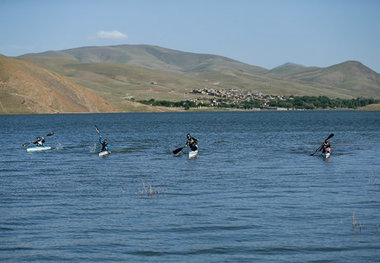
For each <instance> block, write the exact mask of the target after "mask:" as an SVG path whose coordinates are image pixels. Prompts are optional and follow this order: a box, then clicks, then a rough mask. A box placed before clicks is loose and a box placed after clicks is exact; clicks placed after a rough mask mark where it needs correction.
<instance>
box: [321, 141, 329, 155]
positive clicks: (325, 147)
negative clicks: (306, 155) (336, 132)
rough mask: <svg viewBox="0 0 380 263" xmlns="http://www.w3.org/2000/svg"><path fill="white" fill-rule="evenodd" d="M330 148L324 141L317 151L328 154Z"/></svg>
mask: <svg viewBox="0 0 380 263" xmlns="http://www.w3.org/2000/svg"><path fill="white" fill-rule="evenodd" d="M330 147H331V145H330V142H329V141H328V140H325V142H324V143H323V144H322V145H321V147H320V148H319V151H322V153H325V152H330Z"/></svg>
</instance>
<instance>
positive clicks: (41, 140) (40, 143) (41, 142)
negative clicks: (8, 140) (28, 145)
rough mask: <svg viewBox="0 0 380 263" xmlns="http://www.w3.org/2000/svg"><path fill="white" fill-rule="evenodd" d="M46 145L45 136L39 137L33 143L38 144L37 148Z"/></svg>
mask: <svg viewBox="0 0 380 263" xmlns="http://www.w3.org/2000/svg"><path fill="white" fill-rule="evenodd" d="M44 143H45V138H44V137H43V136H42V137H37V139H36V140H35V141H34V142H33V144H36V145H37V147H44Z"/></svg>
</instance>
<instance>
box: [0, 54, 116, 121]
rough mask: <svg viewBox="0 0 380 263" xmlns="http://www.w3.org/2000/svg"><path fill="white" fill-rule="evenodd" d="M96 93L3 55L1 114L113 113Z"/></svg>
mask: <svg viewBox="0 0 380 263" xmlns="http://www.w3.org/2000/svg"><path fill="white" fill-rule="evenodd" d="M114 111H116V109H115V108H114V107H113V106H111V105H109V104H108V103H107V102H106V101H104V100H103V99H102V98H101V97H99V96H98V95H96V94H95V93H94V92H92V91H90V90H88V89H86V88H83V87H81V86H79V85H78V84H76V83H75V82H74V81H72V80H70V79H68V78H67V77H65V76H63V75H61V74H59V73H55V72H51V71H49V70H46V69H44V68H41V67H39V66H37V65H34V64H32V63H30V62H26V61H22V60H20V59H16V58H9V57H6V56H3V55H0V113H2V114H12V113H69V112H114Z"/></svg>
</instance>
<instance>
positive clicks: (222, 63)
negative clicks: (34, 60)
mask: <svg viewBox="0 0 380 263" xmlns="http://www.w3.org/2000/svg"><path fill="white" fill-rule="evenodd" d="M25 56H38V57H59V58H66V59H71V60H75V61H77V62H82V63H99V62H110V63H118V64H128V65H134V66H139V67H145V68H149V69H154V70H159V71H170V72H207V71H218V70H233V71H241V72H247V73H250V74H261V73H264V72H266V71H267V69H264V68H261V67H257V66H251V65H248V64H245V63H242V62H239V61H236V60H233V59H230V58H226V57H222V56H217V55H210V54H196V53H190V52H183V51H178V50H173V49H168V48H162V47H158V46H150V45H118V46H104V47H81V48H74V49H67V50H62V51H47V52H43V53H35V54H26V55H25Z"/></svg>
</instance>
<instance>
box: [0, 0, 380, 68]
mask: <svg viewBox="0 0 380 263" xmlns="http://www.w3.org/2000/svg"><path fill="white" fill-rule="evenodd" d="M0 14H1V16H0V53H1V54H4V55H6V56H18V55H22V54H25V53H30V52H42V51H47V50H62V49H69V48H75V47H82V46H94V45H96V46H101V45H117V44H149V45H158V46H162V47H166V48H172V49H177V50H181V51H189V52H195V53H209V54H216V55H222V56H226V57H229V58H232V59H236V60H239V61H242V62H245V63H248V64H251V65H256V66H261V67H265V68H268V69H271V68H273V67H276V66H279V65H281V64H284V63H286V62H293V63H298V64H302V65H305V66H320V67H325V66H330V65H333V64H337V63H341V62H344V61H347V60H358V61H360V62H362V63H363V64H365V65H367V66H369V67H370V68H371V69H373V70H375V71H376V72H378V73H379V72H380V1H378V0H302V1H301V0H260V1H259V0H257V1H255V0H229V1H228V0H161V1H160V0H135V1H128V0H124V1H123V0H120V1H116V0H108V1H96V0H92V1H90V0H74V1H71V0H62V1H58V0H57V1H54V0H52V1H47V0H46V1H43V0H40V1H39V0H34V1H30V0H24V1H22V0H2V1H0Z"/></svg>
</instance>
